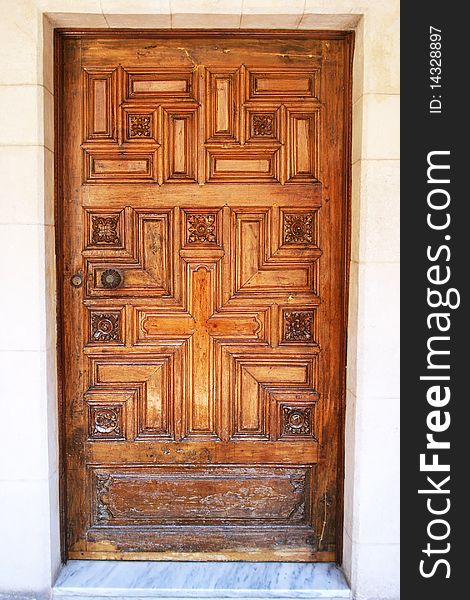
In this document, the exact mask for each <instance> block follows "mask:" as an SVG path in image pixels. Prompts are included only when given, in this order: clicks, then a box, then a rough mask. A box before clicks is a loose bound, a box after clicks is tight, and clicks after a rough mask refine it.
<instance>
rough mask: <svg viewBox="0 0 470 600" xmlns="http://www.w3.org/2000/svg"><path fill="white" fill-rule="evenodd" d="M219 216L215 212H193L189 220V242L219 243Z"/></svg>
mask: <svg viewBox="0 0 470 600" xmlns="http://www.w3.org/2000/svg"><path fill="white" fill-rule="evenodd" d="M216 225H217V216H216V215H215V214H212V213H211V214H192V215H188V220H187V238H186V239H187V242H188V244H217V232H216Z"/></svg>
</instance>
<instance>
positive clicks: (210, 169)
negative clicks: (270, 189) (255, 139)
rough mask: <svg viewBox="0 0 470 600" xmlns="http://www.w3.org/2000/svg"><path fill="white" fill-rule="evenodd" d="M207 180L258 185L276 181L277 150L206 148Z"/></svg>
mask: <svg viewBox="0 0 470 600" xmlns="http://www.w3.org/2000/svg"><path fill="white" fill-rule="evenodd" d="M207 179H208V181H226V182H231V181H233V182H237V181H238V182H242V181H252V182H260V183H262V182H266V181H277V180H278V155H277V148H276V149H271V148H269V149H268V148H266V149H260V148H256V149H246V148H243V149H236V148H233V149H224V148H208V149H207Z"/></svg>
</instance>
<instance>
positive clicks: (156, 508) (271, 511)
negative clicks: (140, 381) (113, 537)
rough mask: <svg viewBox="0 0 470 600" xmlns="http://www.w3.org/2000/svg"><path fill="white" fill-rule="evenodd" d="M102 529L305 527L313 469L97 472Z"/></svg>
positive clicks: (95, 483)
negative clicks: (188, 525) (144, 526)
mask: <svg viewBox="0 0 470 600" xmlns="http://www.w3.org/2000/svg"><path fill="white" fill-rule="evenodd" d="M92 478H93V479H92V486H93V490H94V494H93V497H94V522H95V524H96V525H109V524H113V525H130V524H139V523H141V522H144V523H146V524H152V525H163V524H164V525H169V524H175V525H176V524H182V523H199V522H200V521H201V520H202V521H204V523H206V524H207V525H211V524H236V525H237V526H241V527H243V526H247V525H250V524H253V523H257V524H263V523H271V524H272V523H276V524H279V525H281V524H282V525H289V524H294V523H295V524H305V523H306V522H307V520H308V516H309V502H308V498H309V494H310V491H311V486H312V472H311V469H306V468H292V467H291V468H279V467H273V468H263V467H250V466H249V465H247V466H237V467H222V466H220V467H219V466H218V467H213V466H212V467H202V468H196V469H191V472H188V471H187V470H185V469H181V468H179V469H172V470H169V469H165V468H159V469H148V468H144V469H138V470H136V469H126V470H119V471H111V472H110V471H107V472H106V471H103V470H101V469H100V470H99V471H97V470H95V469H93V471H92Z"/></svg>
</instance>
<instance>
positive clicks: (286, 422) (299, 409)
mask: <svg viewBox="0 0 470 600" xmlns="http://www.w3.org/2000/svg"><path fill="white" fill-rule="evenodd" d="M280 413H281V436H280V437H281V438H282V437H296V436H312V435H313V405H299V406H292V405H290V404H281V405H280Z"/></svg>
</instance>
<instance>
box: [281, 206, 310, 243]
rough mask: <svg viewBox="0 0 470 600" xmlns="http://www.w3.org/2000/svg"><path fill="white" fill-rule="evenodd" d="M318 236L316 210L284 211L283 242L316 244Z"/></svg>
mask: <svg viewBox="0 0 470 600" xmlns="http://www.w3.org/2000/svg"><path fill="white" fill-rule="evenodd" d="M317 237H318V236H317V213H316V212H315V211H308V212H307V211H296V212H284V214H283V222H282V241H283V244H289V245H296V246H316V245H317Z"/></svg>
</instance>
